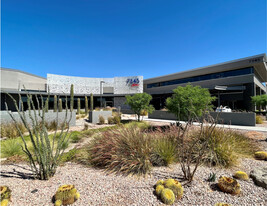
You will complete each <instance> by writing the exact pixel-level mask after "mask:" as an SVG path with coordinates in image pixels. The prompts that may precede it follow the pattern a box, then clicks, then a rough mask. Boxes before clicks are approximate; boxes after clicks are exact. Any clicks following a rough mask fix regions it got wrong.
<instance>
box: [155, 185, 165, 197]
mask: <svg viewBox="0 0 267 206" xmlns="http://www.w3.org/2000/svg"><path fill="white" fill-rule="evenodd" d="M162 190H164V186H163V185H158V186H157V187H156V191H155V192H156V195H157V196H158V197H160V195H161V192H162Z"/></svg>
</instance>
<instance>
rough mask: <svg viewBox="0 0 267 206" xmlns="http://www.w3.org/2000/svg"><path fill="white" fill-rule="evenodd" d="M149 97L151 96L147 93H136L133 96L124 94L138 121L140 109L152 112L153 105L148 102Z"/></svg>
mask: <svg viewBox="0 0 267 206" xmlns="http://www.w3.org/2000/svg"><path fill="white" fill-rule="evenodd" d="M151 99H152V96H151V95H150V94H147V93H137V94H135V95H133V96H126V104H128V105H129V106H130V107H131V109H132V110H133V112H134V113H135V114H136V115H137V117H138V121H140V116H141V114H142V111H144V110H145V111H147V112H148V113H152V112H153V111H154V107H153V106H152V105H150V104H149V103H150V101H151Z"/></svg>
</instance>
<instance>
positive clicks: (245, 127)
mask: <svg viewBox="0 0 267 206" xmlns="http://www.w3.org/2000/svg"><path fill="white" fill-rule="evenodd" d="M143 120H144V121H152V122H166V123H175V122H176V121H174V120H165V119H149V118H146V117H145V118H144V119H143ZM180 122H181V123H182V124H185V122H183V121H180ZM193 124H194V125H198V123H193ZM217 127H225V128H230V129H239V130H248V131H257V132H267V127H253V126H239V125H225V124H217Z"/></svg>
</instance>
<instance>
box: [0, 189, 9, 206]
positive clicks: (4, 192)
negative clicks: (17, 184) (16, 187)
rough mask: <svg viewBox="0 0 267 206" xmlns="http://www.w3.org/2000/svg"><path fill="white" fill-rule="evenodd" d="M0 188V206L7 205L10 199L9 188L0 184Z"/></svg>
mask: <svg viewBox="0 0 267 206" xmlns="http://www.w3.org/2000/svg"><path fill="white" fill-rule="evenodd" d="M0 190H1V192H0V193H1V206H6V205H8V203H9V201H10V199H11V190H10V189H9V187H7V186H0Z"/></svg>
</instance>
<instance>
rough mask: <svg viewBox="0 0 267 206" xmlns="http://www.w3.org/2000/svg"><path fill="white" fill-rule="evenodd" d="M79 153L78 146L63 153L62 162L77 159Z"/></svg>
mask: <svg viewBox="0 0 267 206" xmlns="http://www.w3.org/2000/svg"><path fill="white" fill-rule="evenodd" d="M77 153H78V150H77V149H76V148H74V149H72V150H70V151H68V152H66V153H63V155H62V158H61V160H60V162H61V163H65V162H69V161H72V160H74V159H75V156H76V154H77Z"/></svg>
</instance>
